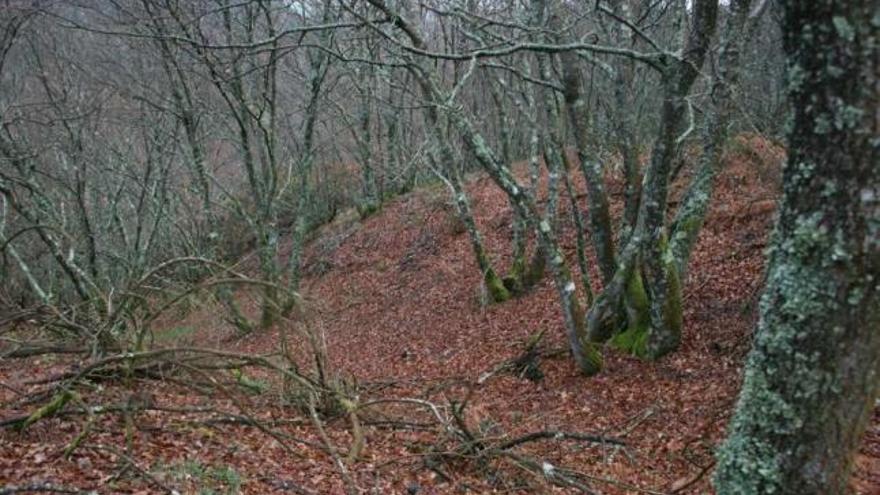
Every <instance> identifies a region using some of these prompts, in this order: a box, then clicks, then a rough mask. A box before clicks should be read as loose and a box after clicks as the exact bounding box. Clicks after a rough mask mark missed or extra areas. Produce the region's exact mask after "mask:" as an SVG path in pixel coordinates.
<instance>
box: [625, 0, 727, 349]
mask: <svg viewBox="0 0 880 495" xmlns="http://www.w3.org/2000/svg"><path fill="white" fill-rule="evenodd" d="M717 14H718V2H717V1H715V0H703V1H697V2H695V3H694V6H693V14H692V22H691V24H690V27H689V31H688V36H687V41H686V44H685V47H684V50H683V53H682V59H681V60H676V61H671V62H669V64H668V65H667V66H666V68H665V70H664V74H663V82H664V97H663V109H662V113H661V117H660V130H659V132H658V135H657V139H656V140H655V142H654V148H653V150H652V151H651V162H650V164H649V166H648V169H647V170H646V171H645V179H644V181H643V187H644V189H643V191H642V199H641V202H640V211H639V225H638V226H637V227H636V230H641V232H642V234H641V235H640V236H639V237H640V240H641V241H642V242H643V243H644V244H643V249H642V250H641V255H642V260H643V268H642V273H643V275H644V282H645V288H646V289H647V292H648V295H649V299H650V302H651V328H650V331H649V333H648V338H647V348H646V355H647V356H648V357H650V358H652V359H656V358H659V357H661V356H663V355H666V354H668V353H670V352H672V351H674V350H675V349H677V348H678V345H679V343H680V341H681V325H682V314H681V285H680V283H679V280H678V269H677V267H676V266H675V264H674V262H673V261H672V258H671V256H670V255H669V251H668V245H667V238H666V225H665V223H666V203H667V195H668V186H669V174H670V171H671V165H672V159H673V155H674V153H675V145H676V142H675V141H676V139H675V138H676V134H677V132H678V130H679V129H680V127H681V123H682V121H683V119H684V114H685V97H686V96H687V94H688V92H689V91H690V88H691V86H692V85H693V83H694V80H695V79H696V78H697V75H698V73H699V72H698V71H699V70H700V67H701V66H702V65H703V59H704V58H705V55H706V51H707V50H708V48H709V42H710V40H711V39H712V33H713V32H714V31H715V20H716V17H717Z"/></svg>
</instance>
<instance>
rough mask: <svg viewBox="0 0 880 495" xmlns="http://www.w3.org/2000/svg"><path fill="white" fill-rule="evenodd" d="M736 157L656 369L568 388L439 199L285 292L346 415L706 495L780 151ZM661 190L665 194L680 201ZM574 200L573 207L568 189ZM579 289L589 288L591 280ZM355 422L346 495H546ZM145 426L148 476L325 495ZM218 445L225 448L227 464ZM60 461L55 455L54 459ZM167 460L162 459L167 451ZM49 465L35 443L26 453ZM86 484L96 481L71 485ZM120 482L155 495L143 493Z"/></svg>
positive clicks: (254, 343)
mask: <svg viewBox="0 0 880 495" xmlns="http://www.w3.org/2000/svg"><path fill="white" fill-rule="evenodd" d="M737 143H738V144H736V145H735V146H733V147H732V150H731V151H730V152H729V153H727V155H726V157H725V160H726V161H727V166H726V168H725V171H724V172H723V174H722V175H721V177H720V178H719V181H718V189H717V191H716V197H715V199H714V201H713V207H712V211H711V214H710V218H709V219H708V221H707V222H706V227H705V229H704V231H703V233H702V235H701V238H700V241H699V244H698V245H697V248H696V252H695V253H694V256H693V258H692V265H691V270H690V275H689V279H688V280H687V281H686V283H685V286H684V294H685V326H684V328H685V330H684V336H683V346H682V348H681V349H680V350H679V351H678V352H676V353H674V354H672V355H671V356H669V357H667V358H665V359H662V360H660V361H659V362H656V363H647V362H642V361H639V360H637V359H634V358H632V357H629V356H626V355H622V354H620V353H618V352H616V351H613V350H610V349H609V350H606V351H605V370H604V371H603V372H602V373H601V374H600V375H599V376H597V377H594V378H584V377H582V376H580V375H579V374H578V373H577V371H576V368H575V366H574V365H573V363H572V362H571V360H570V358H569V357H568V356H567V354H566V352H565V351H564V339H563V330H562V322H561V317H560V311H559V307H558V303H557V301H556V296H555V292H554V290H553V288H552V286H551V283H550V281H549V280H547V279H545V280H544V281H543V282H542V283H541V284H540V285H539V286H538V287H536V288H535V289H534V290H533V291H531V292H530V293H528V294H526V295H524V296H522V297H519V298H516V299H514V300H512V301H509V302H506V303H503V304H497V305H484V304H482V298H481V294H480V278H481V277H480V275H479V273H478V271H477V269H476V266H475V262H474V260H473V256H472V251H471V248H470V244H469V242H468V239H467V235H466V234H465V233H463V232H462V231H461V229H459V228H458V226H457V223H456V220H455V218H454V212H453V210H452V209H451V207H450V206H449V205H448V193H447V191H446V190H445V189H442V188H440V187H439V186H438V187H430V188H426V189H423V190H419V191H416V192H415V193H412V194H409V195H406V196H402V197H398V198H396V199H394V200H392V201H390V202H388V203H387V204H385V205H384V207H383V209H382V210H381V211H380V212H379V213H377V214H375V215H373V216H371V217H369V218H368V219H366V220H364V221H360V220H358V219H356V218H348V219H339V220H337V221H336V222H334V223H333V224H331V225H328V226H325V227H324V228H323V229H322V230H321V231H320V232H319V233H318V235H317V236H316V238H315V240H314V241H313V242H312V243H311V244H310V245H309V247H308V250H307V253H306V254H307V256H306V272H307V274H308V276H307V277H306V279H305V280H304V284H303V294H304V296H305V298H306V306H307V308H308V310H309V311H310V312H311V313H312V314H313V321H314V322H315V325H317V326H319V329H320V330H321V332H322V335H323V337H324V339H325V341H326V346H327V352H328V357H329V363H328V364H329V367H328V368H329V369H330V370H331V372H332V373H334V374H337V375H339V376H342V377H347V379H348V380H349V381H350V382H353V381H354V380H355V379H356V381H357V383H358V384H359V390H360V391H361V396H362V399H363V400H373V399H377V398H388V397H395V398H418V399H420V400H426V401H431V402H433V403H435V404H440V405H446V404H449V403H450V401H458V402H459V403H460V402H461V401H463V400H465V399H467V403H468V407H467V408H466V409H465V410H464V413H463V417H462V421H464V422H465V423H466V424H468V425H469V426H470V427H471V428H473V429H475V430H476V429H479V430H481V431H491V432H492V434H493V435H498V436H503V435H507V436H515V435H517V434H523V433H526V432H533V431H539V430H547V431H558V430H564V431H569V432H571V431H578V432H590V433H594V434H601V435H606V436H613V437H615V438H620V439H622V440H623V441H624V442H625V443H626V447H625V448H623V449H620V448H615V447H613V446H611V445H601V444H591V443H579V442H562V441H547V442H532V443H528V444H526V445H524V446H523V448H522V450H521V451H522V452H524V453H528V454H529V455H532V456H533V457H534V458H536V459H541V460H542V461H543V462H546V463H549V464H550V465H552V466H567V467H569V468H572V469H575V470H577V471H580V472H582V473H586V474H587V475H588V476H589V477H590V478H591V479H592V481H591V483H590V487H591V489H592V490H594V491H595V492H596V493H705V492H707V491H710V487H709V483H708V477H709V476H708V474H707V473H708V472H710V470H711V467H712V463H713V459H712V454H711V452H712V448H713V446H714V445H715V444H717V443H718V442H719V441H720V439H721V438H722V437H723V435H724V428H725V426H726V423H727V421H728V419H729V416H730V413H731V410H732V407H733V405H734V401H735V399H736V394H737V389H738V385H739V379H740V373H741V367H742V363H743V359H744V357H745V354H746V352H747V351H748V347H749V339H750V331H751V329H752V327H753V326H754V319H755V317H756V312H755V303H756V301H757V297H758V294H759V291H760V286H761V274H762V268H763V262H764V247H765V245H766V239H767V236H768V235H769V228H770V226H771V225H772V217H773V210H774V203H773V199H774V197H775V193H774V185H773V184H774V183H775V180H774V176H775V175H776V174H778V166H779V163H780V161H781V158H782V155H783V153H782V151H781V150H780V149H779V148H778V147H775V146H773V145H772V144H770V143H768V142H766V141H764V140H762V139H760V138H757V137H749V136H742V137H740V138H738V141H737ZM681 182H684V181H683V180H682V181H681ZM676 186H677V187H678V188H680V184H676ZM467 187H468V191H469V193H470V194H471V198H472V203H473V210H474V212H475V213H476V215H477V221H478V224H479V226H480V229H481V232H482V233H483V235H484V237H485V240H486V244H487V246H488V247H489V252H490V253H491V255H492V258H493V261H494V263H495V264H496V267H499V268H501V269H502V270H501V271H502V272H503V271H505V270H506V268H507V267H508V266H509V264H510V235H511V233H510V228H509V226H510V220H511V212H510V209H509V207H508V205H507V202H506V200H505V198H504V196H503V193H502V192H501V191H499V190H498V189H497V188H496V187H494V185H493V184H492V183H491V182H490V181H489V180H488V179H487V178H485V177H482V176H477V177H475V178H473V180H471V181H470V182H469V183H468V186H467ZM677 187H673V191H674V193H675V194H674V196H673V197H677V194H679V193H680V190H679V189H678V188H677ZM577 188H578V190H579V191H580V194H581V195H582V194H584V193H583V191H584V187H583V184H582V182H581V181H580V180H578V181H577ZM610 189H611V193H612V197H613V207H614V210H615V213H616V212H618V211H619V209H620V200H621V197H622V190H621V184H620V183H619V182H617V181H615V180H612V181H611V188H610ZM581 203H582V204H583V203H584V201H583V200H582V199H581ZM560 206H561V211H562V218H563V220H562V222H561V223H562V225H564V226H565V235H563V238H562V239H563V245H564V246H565V248H566V249H567V250H568V252H569V254H571V255H573V253H574V249H575V241H574V238H573V230H572V228H571V223H572V222H571V220H570V215H569V212H568V208H567V204H566V202H565V201H561V202H560ZM570 259H573V257H572V258H570ZM593 266H594V267H595V263H593ZM592 275H593V280H594V284H595V283H596V281H597V280H598V278H599V277H598V273H596V272H595V271H594V272H593V274H592ZM594 289H598V287H594ZM207 321H208V319H207V315H206V314H204V313H197V314H194V315H190V316H189V317H187V318H186V321H185V322H184V323H185V324H187V325H193V326H197V327H200V328H199V330H198V331H197V334H196V337H193V338H194V339H197V340H199V342H200V343H206V344H210V345H215V346H218V347H221V348H234V349H237V350H246V351H249V352H272V351H274V350H276V349H277V347H278V341H279V338H280V337H279V335H280V333H279V329H275V330H274V331H271V332H266V333H264V334H256V335H252V336H249V337H247V338H245V339H243V340H240V341H230V340H229V339H228V338H227V337H228V335H227V334H226V333H224V332H223V331H219V330H218V329H217V327H211V328H209V329H206V328H202V327H204V326H205V324H206V322H207ZM541 331H543V332H544V339H543V341H542V343H541V349H542V350H543V351H544V352H543V358H542V359H541V360H540V363H539V367H540V371H541V373H542V374H543V379H540V380H537V381H531V380H527V379H525V378H524V377H522V376H518V375H517V374H515V373H506V372H497V373H494V374H492V375H491V376H489V377H488V378H487V376H488V375H489V374H490V372H492V371H493V370H496V368H497V366H498V365H499V364H500V363H502V362H504V361H505V360H509V359H511V358H515V357H516V356H518V355H519V354H520V353H521V352H522V351H523V348H524V343H525V342H526V341H527V340H528V339H529V338H530V336H532V335H534V334H536V333H537V332H541ZM302 348H303V346H300V347H299V349H300V351H302ZM301 356H302V363H301V364H302V366H303V367H306V366H308V361H307V359H308V355H307V353H306V352H301ZM19 369H20V368H19ZM0 377H2V380H3V381H4V382H6V383H10V384H14V383H16V381H17V380H18V381H20V380H23V376H22V374H21V372H20V371H16V370H15V369H13V367H12V366H10V365H9V364H5V363H4V364H2V365H0ZM151 387H154V388H153V389H152V391H153V393H154V397H157V400H162V401H168V402H171V403H180V402H186V401H187V399H186V398H185V397H184V396H185V394H183V393H182V392H169V391H167V390H164V389H162V388H161V387H159V386H156V385H152V386H151ZM265 407H266V414H267V415H269V416H271V417H274V418H278V417H281V416H285V417H288V416H290V413H289V412H288V413H286V412H285V411H284V409H283V407H278V406H277V404H276V405H272V404H267V405H265ZM395 418H397V419H395ZM373 419H374V420H373V421H370V422H368V423H367V424H365V425H364V429H365V436H366V439H367V440H366V447H365V450H364V451H363V453H362V454H361V456H360V459H359V460H358V461H356V462H354V463H353V464H351V465H350V469H351V471H352V474H353V476H354V478H355V479H356V481H357V483H358V485H359V486H361V487H362V488H365V489H372V490H373V493H489V492H493V491H495V492H498V493H502V492H504V493H509V492H511V491H513V492H517V491H525V490H526V489H529V490H532V491H538V492H556V491H559V492H564V490H563V489H561V488H557V487H551V485H550V484H549V483H547V482H546V480H543V479H540V477H536V476H534V474H533V473H530V472H528V471H527V470H524V469H521V466H520V467H518V465H517V462H516V461H515V460H510V459H508V461H507V462H499V463H498V465H494V466H492V467H491V469H490V468H487V467H486V466H482V467H477V466H473V465H468V464H467V463H452V464H449V465H445V466H439V467H438V466H433V467H432V466H430V465H428V466H427V467H426V459H427V458H428V457H426V449H427V448H428V446H429V445H430V435H429V434H428V433H427V432H425V431H421V430H420V428H418V427H416V426H417V425H415V426H413V425H410V426H413V427H412V428H398V427H395V425H394V423H395V422H398V423H402V422H404V421H403V420H402V419H399V418H398V417H397V416H395V417H391V415H390V413H389V417H388V418H386V419H387V421H379V420H376V418H373ZM416 419H418V417H417V418H415V419H414V418H409V417H408V418H407V421H410V422H412V423H416V422H417V421H416ZM422 419H424V418H422ZM429 419H430V418H429ZM145 421H148V422H149V421H154V422H155V428H154V429H153V430H152V431H150V432H148V433H145V432H143V431H141V432H139V433H138V437H137V449H138V450H137V452H138V454H139V456H141V458H144V459H153V460H161V462H162V463H164V465H166V466H169V465H180V464H181V463H182V462H184V461H183V460H184V459H193V458H198V459H200V461H199V462H201V463H202V464H204V465H206V466H207V465H215V466H217V465H224V466H231V467H234V469H235V472H236V473H238V474H239V476H240V477H241V480H242V481H241V483H240V488H241V490H242V491H244V492H248V493H266V492H279V493H341V492H342V486H341V484H340V483H339V480H338V475H337V474H336V471H335V468H334V467H333V465H332V463H331V462H330V460H329V458H327V456H322V455H316V454H314V453H311V454H309V453H306V451H305V450H303V453H302V457H296V456H291V455H289V453H287V452H284V451H282V450H280V449H279V448H278V447H277V446H273V445H271V444H272V442H267V441H266V438H265V437H263V436H260V434H259V432H254V431H253V430H246V429H244V427H242V426H236V425H213V426H212V427H211V428H212V429H211V433H210V434H208V433H205V432H204V431H199V430H197V429H176V430H173V431H171V432H170V433H169V426H168V424H169V423H168V422H166V421H165V420H160V419H159V418H158V417H147V418H145ZM45 423H46V425H43V424H41V425H38V427H35V428H34V429H32V430H29V432H28V433H26V434H22V435H17V434H11V433H2V434H0V435H2V437H0V438H2V440H3V442H4V444H5V445H9V446H10V447H11V448H5V449H4V451H5V453H4V454H0V456H2V459H0V480H11V481H10V482H12V481H16V482H22V481H23V480H33V479H36V478H40V477H41V476H42V473H44V472H45V471H43V470H42V468H38V469H36V470H35V469H34V468H33V466H32V465H31V464H29V463H22V462H21V460H20V459H22V458H24V459H32V458H33V457H34V455H36V454H35V453H34V452H35V450H34V449H35V448H36V445H37V444H38V442H49V439H48V438H47V435H49V434H50V432H51V431H53V430H52V428H56V427H57V428H60V430H59V431H64V432H67V433H66V435H73V434H74V432H75V431H76V428H73V427H65V426H64V425H63V424H61V423H62V420H51V421H47V422H45ZM53 423H54V424H53ZM878 423H880V417H878V415H877V414H876V413H875V421H874V423H873V425H872V427H871V429H870V430H869V432H868V435H867V438H866V439H865V442H864V445H863V448H862V452H861V454H860V456H859V458H858V466H857V472H856V474H855V476H854V480H853V487H854V489H856V491H857V492H858V493H866V494H867V493H878V491H880V469H878V467H880V463H878V458H880V427H878ZM49 425H52V426H49ZM397 426H401V425H400V424H398V425H397ZM65 428H66V429H65ZM329 429H330V432H329V434H330V436H331V437H332V438H333V440H334V441H336V442H339V445H340V446H346V445H349V444H350V443H351V436H350V433H349V424H348V423H347V422H346V421H345V420H344V419H340V420H337V421H333V422H330V423H329ZM410 430H412V431H410ZM289 432H290V433H291V435H297V436H298V437H300V438H306V439H308V438H315V437H316V432H315V431H314V430H313V429H311V428H310V427H309V425H308V424H295V425H292V426H290V430H289ZM233 436H234V437H233ZM229 438H235V439H236V442H235V443H236V444H240V446H239V447H237V448H236V449H230V447H229V443H230V442H229V441H228V439H229ZM107 439H108V441H119V436H118V434H117V435H116V436H113V434H110V433H108V436H107ZM194 442H195V443H194ZM49 443H50V442H49ZM59 448H63V444H62V446H61V447H58V446H56V451H57V449H59ZM174 448H177V449H178V450H177V451H176V452H172V453H171V454H169V449H171V450H173V449H174ZM297 448H298V447H297ZM51 451H52V448H50V447H47V448H46V449H45V451H39V452H51ZM39 452H38V453H39ZM40 455H43V458H42V460H43V464H42V465H43V466H44V467H48V468H49V469H50V472H51V473H52V476H53V478H52V479H54V480H57V481H58V482H66V483H72V484H75V485H77V486H81V487H83V488H88V487H90V486H93V485H94V481H89V480H93V479H98V480H101V479H105V478H106V477H107V476H109V474H108V473H107V471H108V469H109V468H108V467H107V466H108V465H109V464H108V461H107V460H106V459H104V458H99V457H98V456H92V457H88V456H89V454H87V453H86V454H83V456H85V457H84V458H85V459H87V460H88V467H87V468H83V467H82V465H83V462H85V461H83V460H82V459H80V460H79V461H76V460H75V459H74V460H71V461H64V460H60V459H55V460H46V455H50V454H40ZM16 457H17V459H16ZM50 457H51V455H50ZM77 462H79V464H77ZM152 465H154V464H151V466H152ZM29 466H30V467H29ZM77 470H79V471H77ZM85 471H88V472H93V471H94V472H98V473H99V474H98V475H96V476H86V475H84V474H83V473H84V472H85ZM109 471H111V472H112V469H109ZM168 471H169V470H167V469H166V470H164V471H163V470H162V469H160V468H156V469H155V470H154V471H152V472H154V473H155V475H156V476H158V477H160V478H161V479H162V480H165V481H166V482H167V483H170V484H173V483H183V485H182V486H185V487H186V489H193V490H195V488H194V487H195V486H196V485H195V484H194V482H193V481H192V479H189V480H187V479H184V480H183V481H181V479H180V478H175V477H173V476H172V475H169V474H168ZM40 479H42V478H40ZM220 485H222V486H223V487H227V488H228V486H229V485H228V484H223V483H220ZM120 486H124V487H125V489H131V490H137V489H142V490H145V492H151V491H153V490H154V489H155V487H154V486H153V487H151V486H150V485H149V483H146V484H144V483H143V482H142V481H132V485H131V486H128V485H120ZM169 486H170V485H169ZM237 486H238V485H237ZM138 487H140V488H138ZM311 490H317V491H316V492H315V491H311Z"/></svg>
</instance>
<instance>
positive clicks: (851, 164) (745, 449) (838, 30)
mask: <svg viewBox="0 0 880 495" xmlns="http://www.w3.org/2000/svg"><path fill="white" fill-rule="evenodd" d="M784 11H785V14H784V19H783V26H782V27H783V32H784V45H785V51H786V54H787V57H788V77H789V92H790V99H791V103H792V106H793V108H794V118H793V125H792V127H791V131H790V132H789V157H788V163H787V165H786V167H785V170H784V174H783V197H782V202H781V205H780V213H779V219H778V221H777V226H776V231H775V232H774V235H773V240H772V248H771V251H770V259H769V267H768V275H767V287H766V289H765V292H764V296H763V299H762V301H761V318H760V321H759V323H758V329H757V333H756V336H755V341H754V347H753V349H752V351H751V353H750V354H749V358H748V361H747V363H746V369H745V378H744V382H743V387H742V391H741V393H740V400H739V403H738V405H737V408H736V412H735V414H734V417H733V419H732V421H731V425H730V434H729V437H728V439H727V441H726V442H725V443H724V445H723V446H722V448H721V449H720V452H719V454H718V468H717V471H716V473H715V486H716V488H717V491H718V493H719V494H722V495H728V494H753V493H776V494H798V495H802V494H830V493H845V492H846V487H847V483H848V480H849V473H850V468H851V464H852V456H853V454H854V452H855V450H856V448H857V446H858V443H859V439H860V437H861V434H862V432H863V431H864V428H865V425H866V423H867V421H868V419H869V417H870V415H871V411H872V409H873V408H874V404H875V402H874V401H875V399H876V397H877V394H878V384H880V380H878V378H880V290H878V288H880V286H878V280H880V167H878V165H877V164H878V163H880V160H878V159H880V156H878V155H880V153H878V145H877V133H878V113H877V108H878V91H877V84H878V83H877V74H878V70H880V66H878V57H877V47H878V44H880V24H878V22H877V7H876V2H874V1H871V0H852V1H849V2H830V1H822V2H816V1H806V0H797V1H795V0H791V1H787V2H784Z"/></svg>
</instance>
